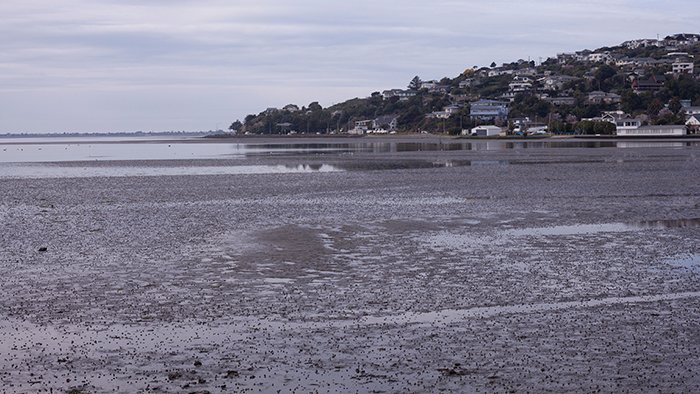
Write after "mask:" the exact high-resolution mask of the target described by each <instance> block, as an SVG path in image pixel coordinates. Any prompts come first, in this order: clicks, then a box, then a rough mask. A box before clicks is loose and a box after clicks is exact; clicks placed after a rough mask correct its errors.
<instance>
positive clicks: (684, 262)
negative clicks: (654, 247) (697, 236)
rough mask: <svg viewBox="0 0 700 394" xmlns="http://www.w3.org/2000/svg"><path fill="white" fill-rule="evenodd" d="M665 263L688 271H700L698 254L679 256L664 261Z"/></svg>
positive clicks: (699, 255)
mask: <svg viewBox="0 0 700 394" xmlns="http://www.w3.org/2000/svg"><path fill="white" fill-rule="evenodd" d="M666 263H668V264H671V265H675V266H676V267H683V268H687V269H689V270H700V254H690V255H680V256H676V257H672V258H670V259H667V260H666Z"/></svg>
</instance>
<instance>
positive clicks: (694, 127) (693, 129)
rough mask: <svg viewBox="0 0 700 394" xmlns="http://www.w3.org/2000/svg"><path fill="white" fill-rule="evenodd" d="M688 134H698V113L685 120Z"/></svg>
mask: <svg viewBox="0 0 700 394" xmlns="http://www.w3.org/2000/svg"><path fill="white" fill-rule="evenodd" d="M685 126H686V127H687V128H688V134H700V115H693V116H691V117H689V118H688V120H686V121H685Z"/></svg>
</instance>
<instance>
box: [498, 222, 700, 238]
mask: <svg viewBox="0 0 700 394" xmlns="http://www.w3.org/2000/svg"><path fill="white" fill-rule="evenodd" d="M691 227H700V218H692V219H665V220H649V221H640V222H627V223H597V224H574V225H569V226H552V227H529V228H522V229H512V230H506V231H505V232H504V235H506V236H511V237H525V236H566V235H586V234H596V233H617V232H627V231H639V230H645V229H672V228H691Z"/></svg>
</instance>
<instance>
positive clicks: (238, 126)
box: [228, 119, 243, 131]
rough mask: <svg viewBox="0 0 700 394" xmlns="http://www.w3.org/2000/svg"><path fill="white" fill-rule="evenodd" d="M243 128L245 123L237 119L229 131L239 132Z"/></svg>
mask: <svg viewBox="0 0 700 394" xmlns="http://www.w3.org/2000/svg"><path fill="white" fill-rule="evenodd" d="M242 128H243V123H241V121H240V120H238V119H236V121H235V122H233V123H231V126H229V127H228V129H229V130H231V131H237V130H240V129H242Z"/></svg>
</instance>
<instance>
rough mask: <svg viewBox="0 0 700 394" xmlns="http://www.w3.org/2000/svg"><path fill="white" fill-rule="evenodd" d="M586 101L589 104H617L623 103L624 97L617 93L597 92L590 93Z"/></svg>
mask: <svg viewBox="0 0 700 394" xmlns="http://www.w3.org/2000/svg"><path fill="white" fill-rule="evenodd" d="M586 101H588V103H589V104H617V103H619V102H621V101H622V96H620V95H619V94H616V93H608V92H601V91H600V90H596V91H593V92H590V93H588V97H587V98H586Z"/></svg>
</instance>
